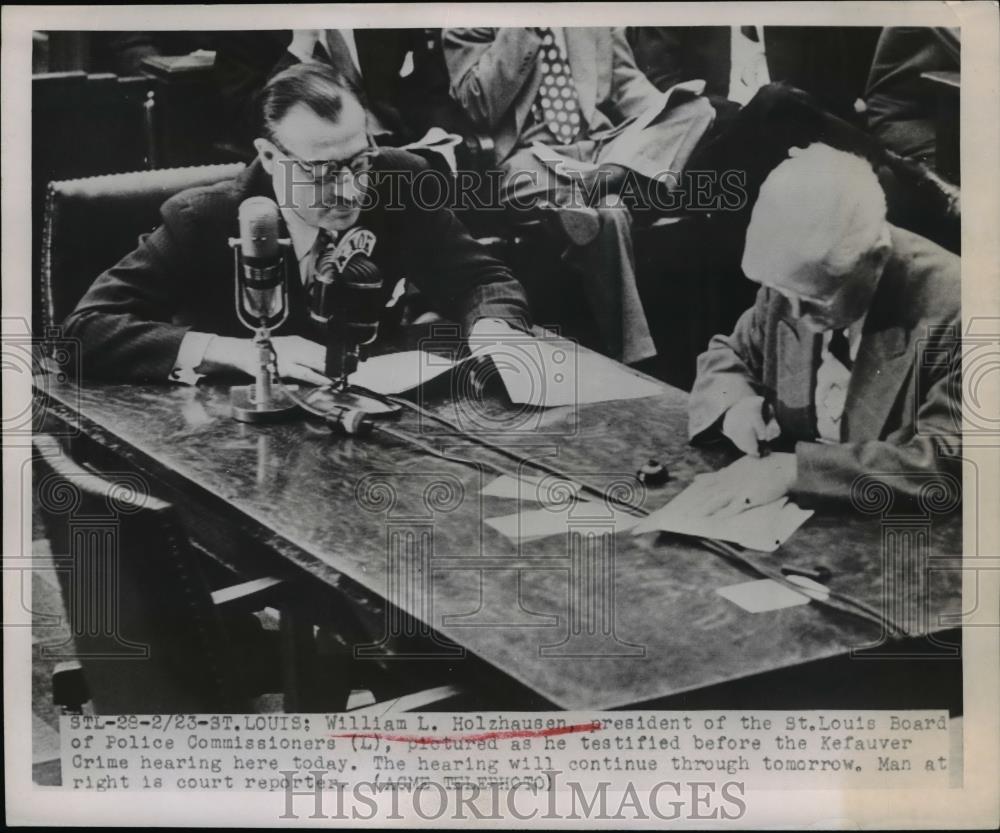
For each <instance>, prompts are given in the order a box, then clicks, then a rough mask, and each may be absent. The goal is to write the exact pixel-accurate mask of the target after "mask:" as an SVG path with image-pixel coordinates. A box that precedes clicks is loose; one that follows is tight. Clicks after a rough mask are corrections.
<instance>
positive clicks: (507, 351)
mask: <svg viewBox="0 0 1000 833" xmlns="http://www.w3.org/2000/svg"><path fill="white" fill-rule="evenodd" d="M475 355H480V356H481V355H485V356H489V357H490V358H491V359H492V360H493V363H494V365H496V368H497V371H498V372H499V374H500V378H501V379H502V380H503V383H504V387H505V388H506V389H507V395H508V396H509V397H510V400H511V402H513V403H514V404H516V405H535V406H538V407H540V408H555V407H559V406H561V405H585V404H587V403H591V402H608V401H612V400H624V399H641V398H643V397H646V396H656V395H658V394H660V393H661V392H662V387H661V386H660V385H659V384H657V383H656V382H653V381H651V380H648V379H644V378H643V377H641V376H637V375H636V374H634V373H633V372H632V371H630V370H628V369H627V368H626V367H624V366H623V365H621V364H619V363H618V362H616V361H614V360H612V359H609V358H607V357H605V356H602V355H600V354H598V353H593V352H591V351H589V350H583V349H581V348H580V347H579V345H576V344H574V343H573V342H571V341H566V340H564V339H553V338H532V339H524V340H498V341H496V342H492V343H488V344H483V345H481V346H479V347H478V348H477V349H476V353H475Z"/></svg>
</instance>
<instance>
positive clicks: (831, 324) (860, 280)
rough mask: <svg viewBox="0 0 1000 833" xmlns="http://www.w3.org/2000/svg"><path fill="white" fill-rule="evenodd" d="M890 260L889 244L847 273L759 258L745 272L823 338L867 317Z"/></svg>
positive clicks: (872, 251)
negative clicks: (773, 293)
mask: <svg viewBox="0 0 1000 833" xmlns="http://www.w3.org/2000/svg"><path fill="white" fill-rule="evenodd" d="M782 245H787V242H785V241H775V246H782ZM784 254H787V252H785V253H784ZM888 255H889V245H888V243H885V242H883V241H880V242H879V243H878V244H876V245H875V246H874V247H873V248H870V249H869V250H868V251H867V252H865V253H864V254H862V255H860V256H859V257H858V259H857V260H856V261H855V263H854V265H853V266H852V267H851V268H850V269H848V270H847V271H846V272H843V273H841V274H831V273H830V272H828V271H827V270H826V269H825V268H824V267H823V266H822V265H821V264H818V263H815V262H808V261H802V260H796V259H795V258H794V257H776V258H774V259H773V260H771V259H768V258H765V257H761V256H760V254H759V253H758V254H757V255H756V256H745V257H744V260H743V270H744V273H745V274H746V276H747V277H748V278H750V280H752V281H755V282H756V283H760V284H763V285H764V286H767V287H770V288H771V289H773V290H774V291H775V292H778V293H779V294H781V295H783V296H784V297H785V298H787V299H788V302H789V305H790V307H791V314H792V316H793V317H794V318H796V319H797V320H798V321H799V322H800V323H801V324H802V325H803V326H805V327H806V329H809V330H812V331H814V332H823V331H826V330H839V329H844V328H845V327H848V326H850V325H851V324H853V323H854V322H855V321H857V320H859V319H860V318H861V317H862V316H864V314H865V313H866V312H867V311H868V307H869V305H870V304H871V299H872V296H873V295H874V293H875V288H876V286H877V285H878V279H879V277H880V276H881V274H882V269H883V267H884V266H885V262H886V260H887V258H888ZM768 260H770V262H768Z"/></svg>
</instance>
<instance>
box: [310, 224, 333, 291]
mask: <svg viewBox="0 0 1000 833" xmlns="http://www.w3.org/2000/svg"><path fill="white" fill-rule="evenodd" d="M335 243H336V241H335V240H334V239H333V235H331V234H330V232H328V231H327V230H326V229H324V228H321V229H320V230H319V231H318V232H317V234H316V240H315V242H314V243H313V246H312V248H311V249H310V250H309V253H308V254H307V255H306V256H305V257H304V258H303V265H304V269H303V272H302V284H303V286H305V288H306V292H307V293H309V292H310V291H311V288H312V286H313V284H314V283H315V281H316V268H317V266H318V264H319V260H320V258H321V257H323V254H324V253H325V252H326V250H327V249H329V248H330V247H331V246H333V245H335Z"/></svg>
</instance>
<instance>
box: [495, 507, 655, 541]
mask: <svg viewBox="0 0 1000 833" xmlns="http://www.w3.org/2000/svg"><path fill="white" fill-rule="evenodd" d="M602 513H603V510H602ZM585 515H586V511H582V510H580V508H579V507H577V506H570V507H566V508H564V509H560V510H556V509H535V510H533V511H531V512H519V513H517V514H514V515H504V516H502V517H499V518H487V519H486V523H488V524H489V525H490V526H491V527H493V528H494V529H495V530H496V531H497V532H499V533H500V534H501V535H504V536H506V537H507V538H509V539H510V540H511V541H513V542H514V543H515V544H516V543H518V542H519V541H533V540H535V539H537V538H546V537H548V536H550V535H565V534H566V532H567V530H569V529H570V528H571V526H570V525H571V524H572V526H573V527H576V528H579V525H580V524H582V523H584V522H585V521H584V516H585ZM639 520H640V519H639V518H636V517H633V516H632V515H626V514H625V513H624V512H614V513H613V516H607V515H605V514H602V518H601V519H600V520H593V521H589V520H588V521H586V523H587V529H588V531H590V530H593V529H596V528H598V527H600V528H609V529H610V528H611V527H612V526H613V528H614V531H615V532H626V531H628V530H629V529H631V528H632V527H633V526H635V524H636V523H638V522H639Z"/></svg>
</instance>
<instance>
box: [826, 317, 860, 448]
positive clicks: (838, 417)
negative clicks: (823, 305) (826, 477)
mask: <svg viewBox="0 0 1000 833" xmlns="http://www.w3.org/2000/svg"><path fill="white" fill-rule="evenodd" d="M864 325H865V319H864V318H861V319H860V320H859V321H855V322H854V323H853V324H851V326H850V327H849V328H847V329H848V333H847V343H848V347H849V352H850V356H851V362H852V363H853V362H854V361H855V360H856V359H857V357H858V349H859V348H860V347H861V332H862V330H863V329H864ZM832 337H833V331H832V330H828V331H827V332H825V333H823V348H822V353H821V360H820V366H819V369H818V370H817V371H816V393H815V399H814V402H815V406H816V432H817V434H818V435H819V441H820V442H824V443H839V442H842V441H843V436H842V433H841V421H842V420H843V416H844V406H845V405H846V404H847V387H848V385H849V384H850V382H851V371H850V370H849V369H848V368H846V367H844V365H843V364H841V362H840V361H838V360H837V359H836V358H834V356H833V354H832V353H830V339H831V338H832Z"/></svg>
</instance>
